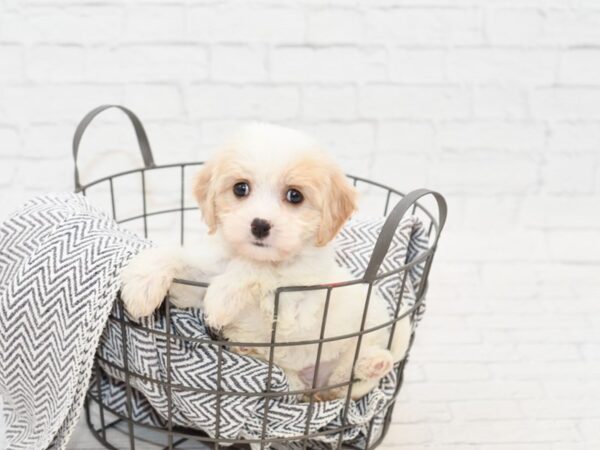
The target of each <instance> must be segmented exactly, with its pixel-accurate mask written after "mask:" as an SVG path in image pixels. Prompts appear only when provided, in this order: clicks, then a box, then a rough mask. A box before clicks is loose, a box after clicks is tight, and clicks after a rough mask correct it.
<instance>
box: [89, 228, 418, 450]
mask: <svg viewBox="0 0 600 450" xmlns="http://www.w3.org/2000/svg"><path fill="white" fill-rule="evenodd" d="M382 225H383V219H379V220H373V219H363V220H356V219H354V220H352V221H350V222H349V224H348V225H347V226H346V227H345V228H344V229H343V230H342V232H341V233H340V235H339V236H338V238H337V241H336V250H337V252H336V255H337V260H338V263H339V264H341V265H343V266H344V267H347V268H348V269H349V270H350V272H351V273H352V274H353V275H354V276H357V277H358V276H361V275H362V274H363V273H364V270H365V268H366V266H367V264H368V261H369V258H370V255H371V252H372V250H373V246H374V244H375V241H376V240H377V237H378V235H379V232H380V230H381V227H382ZM427 248H428V240H427V236H426V233H425V230H424V228H423V226H422V224H421V222H420V221H419V219H417V218H416V217H409V218H407V219H406V220H404V221H403V222H402V223H401V224H400V226H399V227H398V229H397V232H396V235H395V238H394V241H393V243H392V245H391V247H390V250H389V251H388V254H387V256H386V258H385V260H384V262H383V264H382V267H381V269H380V270H381V271H383V272H386V271H389V270H393V269H395V268H398V267H400V266H402V265H403V264H405V263H406V262H408V261H411V260H412V259H413V258H415V257H416V256H418V255H420V254H421V253H422V252H423V251H425V250H426V249H427ZM422 273H423V264H417V265H415V266H413V267H412V269H411V270H410V272H409V274H408V277H407V282H406V285H405V288H404V292H403V295H402V302H403V307H404V308H406V307H410V306H412V305H414V302H415V288H416V287H417V286H418V284H419V281H420V277H421V275H422ZM400 285H401V275H396V276H394V277H390V278H386V279H384V280H383V281H382V282H380V283H378V284H376V288H377V289H378V290H379V293H380V294H381V295H382V296H383V297H384V299H386V300H387V302H388V304H389V310H390V315H392V314H393V313H394V311H395V305H396V303H397V299H398V297H399V290H400ZM113 315H114V316H116V317H119V318H122V319H123V320H128V318H127V317H122V312H121V308H119V307H118V306H116V307H115V310H114V312H113ZM141 325H142V327H141V328H132V327H127V336H126V341H127V348H128V352H127V364H128V367H129V370H130V371H131V372H133V373H136V374H140V375H144V376H146V377H150V378H152V379H153V380H156V381H157V382H160V383H165V382H167V379H169V381H170V382H171V383H172V384H173V385H176V386H178V388H173V389H172V404H171V405H169V404H168V402H167V395H166V392H165V388H164V387H163V385H161V384H158V383H157V382H156V381H149V380H148V379H147V378H145V379H144V378H140V377H136V376H132V377H130V379H129V384H130V385H131V386H133V388H134V389H135V392H136V395H135V396H134V397H133V398H132V405H131V409H132V415H133V417H134V419H135V420H136V421H141V422H143V423H147V424H151V425H155V426H158V427H164V425H165V422H166V420H167V419H168V417H169V412H170V413H171V417H172V420H173V423H174V424H175V425H179V426H184V427H190V428H196V429H201V430H203V431H204V432H205V433H207V434H208V435H209V436H210V437H216V436H217V435H218V437H220V438H228V439H236V438H240V437H245V438H252V439H260V438H261V437H262V430H263V418H264V416H265V414H264V412H265V408H268V420H267V427H266V433H265V437H266V438H293V437H295V436H302V435H304V434H306V433H307V432H308V433H315V432H317V431H319V432H325V431H327V430H335V428H337V427H339V426H340V425H341V423H342V417H343V415H344V414H345V412H344V406H345V401H344V400H337V401H330V402H318V403H315V404H314V405H313V408H312V409H311V408H310V407H309V404H308V403H302V402H300V401H298V399H297V398H296V397H294V396H289V395H286V392H287V391H288V390H289V389H288V384H287V379H286V376H285V374H284V373H283V372H282V371H281V370H280V369H279V368H277V367H275V368H274V369H273V373H272V381H271V385H270V387H269V386H267V377H268V364H266V363H265V362H263V361H260V360H257V359H254V358H251V357H247V356H240V355H238V354H235V353H232V352H230V351H228V350H227V349H224V350H223V351H222V353H221V356H220V357H219V351H218V348H217V346H215V345H211V344H210V343H197V340H206V341H207V342H210V339H211V334H210V331H209V330H208V329H207V328H206V327H205V326H204V322H203V317H202V312H201V311H199V310H177V309H172V310H171V320H170V322H169V324H167V323H166V317H165V315H164V314H155V315H154V316H152V317H148V318H145V319H143V320H142V322H141ZM167 325H168V326H169V327H170V331H171V333H173V334H174V335H177V336H178V337H185V338H188V339H190V340H186V339H176V340H171V348H170V355H169V356H170V359H169V363H170V370H169V369H168V367H167V341H166V338H165V337H164V336H163V335H161V334H154V333H149V332H147V331H144V330H143V329H150V330H155V331H158V332H161V333H164V332H166V330H167ZM122 329H123V327H122V325H121V323H120V322H119V321H118V320H114V319H111V320H110V321H109V326H108V327H107V328H106V330H105V333H104V335H103V337H102V344H101V346H100V349H99V355H100V361H101V362H100V365H101V367H102V368H103V369H104V372H105V373H107V374H108V375H109V376H110V377H106V376H102V378H101V380H99V383H97V384H99V385H100V391H101V395H102V402H103V403H104V404H105V405H107V406H108V407H109V408H110V409H112V410H113V411H115V412H117V413H119V414H122V415H127V414H128V410H127V407H126V406H127V404H126V385H125V384H124V383H123V381H125V377H124V374H123V372H122V371H121V370H119V367H123V365H124V364H123V361H124V360H123V358H124V355H123V345H122V342H123V334H122V332H123V331H122ZM192 340H196V342H192ZM219 358H220V359H221V363H220V364H221V373H222V376H221V379H220V382H219V380H218V379H217V376H216V373H217V371H218V367H219ZM395 389H396V372H393V373H390V374H389V375H388V376H387V377H385V378H384V379H383V380H381V383H380V385H379V386H378V387H377V388H376V389H374V390H373V391H372V392H371V393H370V394H368V395H367V396H365V397H363V398H362V399H360V400H358V401H352V402H350V405H349V409H348V412H347V417H346V420H347V422H346V423H349V424H351V425H353V426H352V427H351V428H348V429H347V430H346V431H345V432H344V435H343V437H342V439H343V440H344V441H345V442H353V443H357V442H359V441H360V440H364V439H365V436H366V435H367V433H368V427H369V424H370V422H371V420H372V421H373V426H372V430H371V434H372V436H374V437H376V436H377V435H378V433H380V432H381V428H382V425H383V417H384V415H385V412H386V408H387V407H388V405H389V402H390V401H391V400H392V399H393V396H394V393H395ZM215 390H222V391H226V392H227V394H225V395H221V396H220V397H218V396H217V395H215V394H214V393H213V392H206V391H215ZM267 390H270V391H271V392H276V393H279V394H280V396H278V397H272V398H270V399H269V398H265V397H264V395H263V393H264V392H265V391H267ZM203 391H204V392H203ZM97 393H98V387H97V386H96V385H95V386H94V387H93V392H92V395H94V396H96V395H97ZM140 393H141V394H142V395H139V394H140ZM267 403H268V405H267ZM217 404H219V406H218V407H217ZM217 410H218V411H219V413H218V419H219V420H218V421H217ZM309 414H310V417H309ZM217 428H218V430H217ZM338 438H339V436H338V435H337V434H336V433H335V432H332V433H331V434H326V435H323V436H320V437H318V438H315V439H313V440H312V441H311V443H310V446H311V448H330V447H331V444H336V443H337V441H338ZM294 445H295V444H288V443H286V448H294ZM298 446H299V448H302V443H298Z"/></svg>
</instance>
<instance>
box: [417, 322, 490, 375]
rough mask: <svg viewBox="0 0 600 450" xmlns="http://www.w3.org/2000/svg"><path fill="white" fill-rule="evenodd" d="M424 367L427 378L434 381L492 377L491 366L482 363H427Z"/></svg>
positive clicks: (419, 337)
mask: <svg viewBox="0 0 600 450" xmlns="http://www.w3.org/2000/svg"><path fill="white" fill-rule="evenodd" d="M423 334H425V333H423ZM418 339H419V340H420V339H421V336H418ZM424 367H425V376H426V377H427V380H428V381H433V382H436V381H483V380H489V379H490V378H491V372H490V370H489V368H488V367H487V366H486V365H485V364H482V363H470V364H469V363H452V362H448V363H426V364H425V365H424Z"/></svg>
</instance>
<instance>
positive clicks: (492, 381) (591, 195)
mask: <svg viewBox="0 0 600 450" xmlns="http://www.w3.org/2000/svg"><path fill="white" fill-rule="evenodd" d="M598 48H600V4H599V3H598V2H596V1H593V0H488V1H479V0H420V1H416V0H369V1H367V0H364V1H361V0H330V1H328V2H323V1H319V0H303V1H299V2H291V1H283V0H281V1H277V0H244V1H242V0H230V1H225V2H217V1H208V0H207V1H194V2H191V1H185V0H169V1H166V0H165V1H158V0H147V1H140V2H135V1H128V2H117V1H113V0H94V1H91V0H90V1H88V0H83V1H60V0H27V1H25V0H24V1H17V0H4V1H2V2H0V205H2V206H0V219H2V218H4V217H6V215H7V214H8V213H9V211H10V210H11V209H13V208H15V207H16V206H17V205H19V204H20V203H22V202H23V201H24V200H25V199H26V198H28V197H31V196H33V195H35V194H39V193H44V192H47V191H49V190H70V189H71V188H72V163H71V160H70V143H71V138H72V133H73V130H74V127H75V125H76V123H77V121H78V120H79V119H80V118H81V117H82V116H83V114H84V113H85V112H87V111H88V110H89V109H91V108H92V107H94V106H96V105H99V104H103V103H122V104H125V105H127V106H129V107H130V108H132V109H133V110H134V111H136V112H137V113H138V114H139V115H140V116H141V118H142V119H143V120H144V122H145V124H146V126H147V129H148V132H149V135H150V139H151V142H152V143H153V144H154V151H155V156H156V159H157V161H158V162H174V161H182V160H193V159H203V158H205V157H206V156H207V155H208V154H209V151H210V150H211V149H212V148H213V147H214V146H215V145H217V144H218V143H219V142H220V141H221V140H222V139H223V138H224V137H225V136H226V135H227V134H229V133H230V132H231V131H232V130H233V129H234V128H235V127H236V126H237V125H239V124H240V123H242V122H245V121H247V120H254V119H258V120H268V121H274V122H279V123H283V124H287V125H292V126H295V127H299V128H302V129H306V130H308V131H310V132H312V133H313V134H316V135H317V136H318V137H319V138H320V139H321V140H322V141H323V142H325V143H326V144H327V145H328V146H329V147H330V148H331V150H332V152H333V153H334V154H335V155H336V156H337V157H338V158H339V159H340V161H341V162H342V164H344V165H346V167H348V169H349V170H352V171H355V172H357V171H360V173H361V174H363V175H366V176H371V177H373V178H375V179H378V180H381V181H384V182H388V183H391V184H393V185H395V186H397V187H399V188H401V189H403V190H411V189H413V188H417V187H422V186H427V187H430V188H434V189H438V190H440V191H441V192H443V193H444V194H446V195H447V198H448V201H449V204H450V218H449V222H448V228H447V231H446V233H445V236H444V237H443V240H442V243H441V246H440V250H439V257H438V259H437V261H436V265H435V268H434V271H433V273H432V286H431V294H430V301H429V304H430V308H429V313H428V316H427V318H426V320H425V322H424V324H423V326H422V327H421V329H420V330H419V336H418V339H417V345H416V347H415V349H414V353H413V357H412V361H411V364H410V367H409V369H408V374H407V378H408V380H407V384H406V386H405V388H404V389H403V392H402V394H401V398H400V404H399V406H398V408H397V414H396V417H395V423H394V425H393V427H392V429H391V432H390V438H389V439H388V440H387V442H386V443H387V445H389V446H395V448H399V449H400V448H401V449H411V450H415V449H421V448H428V449H442V448H443V449H445V450H446V449H450V450H459V449H467V448H468V449H474V448H476V449H483V450H502V449H511V450H515V449H516V450H518V449H524V450H539V449H544V450H547V449H550V450H557V449H584V448H585V449H591V448H598V445H600V436H599V434H598V431H597V430H598V424H599V420H600V389H599V386H600V351H599V349H600V332H599V331H598V330H600V321H599V320H598V313H599V312H600V305H599V304H598V297H599V296H600V277H599V276H598V272H599V270H600V50H598ZM133 143H134V139H133V136H132V133H131V130H130V128H129V127H128V125H127V124H125V123H124V119H123V117H122V116H120V115H119V114H118V113H110V114H106V118H104V119H102V120H100V121H99V122H98V124H97V125H95V127H94V129H92V130H90V134H89V136H87V138H86V139H85V140H84V144H83V154H82V168H83V178H84V179H91V178H92V177H94V176H97V175H99V174H101V173H107V172H111V171H113V172H114V171H115V170H117V169H120V168H122V167H126V166H132V167H134V166H136V165H137V164H139V159H138V156H137V155H136V154H135V151H134V149H133ZM80 438H81V436H80ZM74 445H75V444H74ZM74 448H75V447H74ZM86 448H87V447H86Z"/></svg>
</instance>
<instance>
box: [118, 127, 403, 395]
mask: <svg viewBox="0 0 600 450" xmlns="http://www.w3.org/2000/svg"><path fill="white" fill-rule="evenodd" d="M194 193H195V197H196V199H197V201H198V203H199V206H200V209H201V211H202V216H203V218H204V221H205V222H206V225H207V226H208V233H209V234H210V235H212V236H213V238H212V243H211V248H212V250H208V249H207V248H199V249H197V254H196V255H192V254H190V253H186V251H185V250H182V249H150V250H146V251H145V252H142V253H140V254H139V255H138V256H137V257H135V258H134V259H133V260H132V262H131V263H130V264H129V265H128V267H127V268H126V269H125V270H124V271H123V274H122V278H123V280H122V281H123V288H122V298H123V301H124V303H125V306H126V308H127V310H128V311H129V313H130V314H131V315H132V316H134V317H140V316H144V315H148V314H151V313H152V311H154V309H155V308H157V307H158V306H159V305H160V303H161V302H162V300H163V298H164V297H165V296H166V295H167V293H168V291H169V289H170V292H169V294H170V299H171V301H172V302H173V303H174V304H175V305H176V306H179V307H192V306H195V307H202V308H204V311H205V315H206V321H207V323H208V324H209V325H210V326H211V327H212V328H215V329H218V330H220V331H221V333H222V334H223V336H224V337H225V338H227V339H228V340H230V341H232V342H233V343H234V344H233V346H232V349H233V350H234V351H236V352H238V353H245V354H252V355H254V356H256V357H258V358H261V359H264V360H267V361H268V360H269V358H270V357H272V358H273V362H274V363H275V364H277V365H278V366H279V367H281V368H282V369H283V370H284V371H285V372H286V374H287V376H288V378H289V380H290V385H291V389H292V390H303V389H307V388H309V389H310V388H317V389H318V391H317V393H316V395H315V397H316V398H317V399H321V400H327V399H332V398H338V397H342V396H344V395H346V393H347V383H348V382H349V381H350V379H351V376H352V368H353V367H354V375H355V379H358V380H359V381H358V382H355V383H354V384H353V386H352V397H354V398H359V397H361V396H363V395H364V394H366V393H367V392H368V391H369V390H370V389H372V388H373V387H374V386H376V385H377V383H378V381H379V379H381V377H383V376H384V375H386V374H387V373H388V372H389V371H390V370H391V369H392V367H393V364H394V362H396V361H399V360H401V359H402V358H403V357H404V355H405V353H406V350H407V348H408V343H409V340H410V334H411V326H410V322H409V319H408V318H406V319H404V320H402V321H400V322H399V323H398V324H397V325H396V327H395V333H394V337H393V339H392V340H391V346H390V349H388V344H389V343H390V330H389V329H388V328H381V329H379V330H376V331H373V332H368V333H366V334H363V336H362V339H361V345H360V351H359V352H358V353H357V350H356V348H357V344H358V342H357V341H358V338H357V337H347V338H345V339H341V340H331V341H326V342H324V343H323V344H322V345H321V347H320V348H319V345H318V344H302V341H308V340H313V339H319V338H321V337H323V338H325V339H329V338H335V337H337V336H345V335H349V334H352V333H356V332H357V331H359V330H360V329H361V326H362V328H363V329H369V328H372V327H377V326H378V325H381V324H383V323H385V322H387V321H389V319H390V317H389V314H388V313H387V311H386V305H385V302H384V300H383V299H382V298H381V297H380V296H379V295H378V294H377V293H376V289H375V288H373V289H369V287H368V286H367V285H365V284H363V283H360V282H354V283H349V284H347V285H344V286H341V287H334V286H336V285H338V284H340V282H341V281H351V280H352V278H353V277H352V276H351V275H350V274H349V273H348V272H347V271H346V270H344V269H342V268H341V267H340V266H338V265H337V263H336V262H335V255H334V250H333V247H332V245H331V244H330V243H331V241H332V240H333V239H334V237H335V236H336V235H337V233H338V231H339V230H340V228H341V227H342V226H343V225H344V223H345V222H346V220H347V219H348V218H349V217H350V215H351V214H352V213H353V212H354V211H355V209H356V200H357V193H356V191H355V189H354V188H353V187H352V186H351V185H350V184H349V183H348V181H347V178H346V177H345V175H344V174H343V173H342V172H341V170H340V169H339V168H338V167H337V166H336V165H335V164H334V163H333V162H332V161H331V160H330V159H329V158H328V157H327V156H326V155H325V153H324V152H323V151H322V150H321V149H320V147H319V145H318V144H317V143H316V142H315V141H314V140H313V139H311V138H310V137H309V136H307V135H305V134H303V133H300V132H298V131H294V130H290V129H287V128H283V127H279V126H274V125H267V124H254V125H251V126H248V127H246V128H245V129H243V130H242V131H241V133H240V134H239V135H238V136H237V138H236V139H234V140H233V141H231V142H230V143H229V144H228V145H227V146H226V147H225V148H223V149H222V150H221V151H219V152H218V153H217V154H216V155H215V156H214V158H212V159H211V160H210V161H208V162H207V163H206V164H205V165H204V166H203V167H202V169H201V170H200V172H199V174H198V176H197V178H196V180H195V188H194ZM215 249H216V250H215ZM200 254H202V255H200ZM174 278H187V279H196V280H202V279H203V280H208V281H209V282H210V285H209V287H208V289H207V290H206V292H205V295H204V296H202V295H199V294H198V292H197V291H196V292H192V290H191V288H189V287H185V286H182V285H179V284H177V285H173V284H172V282H173V279H174ZM315 285H326V286H329V287H331V288H332V289H329V290H328V289H326V288H321V289H316V288H315V289H311V290H302V291H293V290H292V291H289V290H283V291H278V288H280V287H284V286H315ZM328 292H329V294H328ZM276 293H277V295H278V300H277V301H275V297H276ZM367 299H369V300H367ZM367 301H368V302H369V303H368V305H367V304H366V302H367ZM275 308H277V309H275ZM365 309H366V311H367V314H366V316H365V318H364V319H363V313H364V311H365ZM324 317H326V320H325V321H324V320H323V318H324ZM274 320H275V321H276V324H275V326H276V329H275V339H276V342H295V343H296V344H294V345H286V346H276V347H275V349H274V351H273V354H272V355H271V354H270V349H269V347H268V346H266V347H265V346H254V347H253V346H251V345H246V344H247V343H268V342H270V341H271V337H272V332H273V326H274ZM363 322H364V323H363ZM235 343H242V344H240V345H237V344H235ZM317 355H319V365H318V368H317V367H316V363H317Z"/></svg>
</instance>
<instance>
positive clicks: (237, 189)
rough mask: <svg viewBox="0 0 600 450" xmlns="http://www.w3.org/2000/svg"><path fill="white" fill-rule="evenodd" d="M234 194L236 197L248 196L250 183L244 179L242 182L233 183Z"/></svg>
mask: <svg viewBox="0 0 600 450" xmlns="http://www.w3.org/2000/svg"><path fill="white" fill-rule="evenodd" d="M233 194H234V195H235V196H236V197H246V196H248V195H250V185H249V184H248V183H246V182H245V181H242V182H241V183H235V184H234V185H233Z"/></svg>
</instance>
